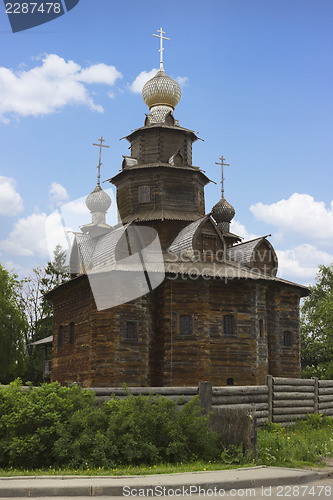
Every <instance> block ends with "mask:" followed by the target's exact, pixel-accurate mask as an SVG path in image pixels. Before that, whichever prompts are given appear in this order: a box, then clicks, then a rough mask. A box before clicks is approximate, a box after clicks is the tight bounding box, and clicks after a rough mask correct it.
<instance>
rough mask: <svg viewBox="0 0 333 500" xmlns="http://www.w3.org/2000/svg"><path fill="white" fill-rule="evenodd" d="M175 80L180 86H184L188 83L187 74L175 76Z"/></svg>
mask: <svg viewBox="0 0 333 500" xmlns="http://www.w3.org/2000/svg"><path fill="white" fill-rule="evenodd" d="M176 80H177V82H178V84H179V85H180V87H186V85H188V76H177V78H176Z"/></svg>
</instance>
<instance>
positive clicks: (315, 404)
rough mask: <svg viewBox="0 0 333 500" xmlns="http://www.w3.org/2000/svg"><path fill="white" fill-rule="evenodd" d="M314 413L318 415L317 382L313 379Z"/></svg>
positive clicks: (316, 379) (316, 378)
mask: <svg viewBox="0 0 333 500" xmlns="http://www.w3.org/2000/svg"><path fill="white" fill-rule="evenodd" d="M314 412H315V413H319V380H318V377H315V378H314Z"/></svg>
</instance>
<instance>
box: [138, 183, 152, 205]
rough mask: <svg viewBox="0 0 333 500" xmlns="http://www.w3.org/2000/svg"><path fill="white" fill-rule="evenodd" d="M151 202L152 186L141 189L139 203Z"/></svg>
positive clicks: (141, 187)
mask: <svg viewBox="0 0 333 500" xmlns="http://www.w3.org/2000/svg"><path fill="white" fill-rule="evenodd" d="M149 202H150V186H140V187H139V203H149Z"/></svg>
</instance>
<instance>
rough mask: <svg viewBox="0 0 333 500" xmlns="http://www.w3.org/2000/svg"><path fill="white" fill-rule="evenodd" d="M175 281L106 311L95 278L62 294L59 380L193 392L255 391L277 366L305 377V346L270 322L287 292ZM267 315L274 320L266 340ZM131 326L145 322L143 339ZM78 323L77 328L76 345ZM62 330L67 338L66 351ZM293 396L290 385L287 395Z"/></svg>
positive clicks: (57, 318) (58, 299)
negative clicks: (185, 319) (230, 324)
mask: <svg viewBox="0 0 333 500" xmlns="http://www.w3.org/2000/svg"><path fill="white" fill-rule="evenodd" d="M170 278H171V277H170ZM173 278H174V277H173ZM173 278H172V279H166V280H165V281H164V282H163V283H162V284H161V285H160V286H159V287H158V288H157V289H156V290H154V291H153V292H152V293H150V294H148V295H145V296H142V297H141V298H139V299H137V300H134V301H131V302H128V303H126V304H122V305H120V306H117V307H114V308H111V309H106V310H103V311H97V309H96V307H95V304H94V299H93V297H92V294H91V291H90V286H89V283H88V279H87V278H85V277H82V278H80V279H78V280H73V281H72V282H68V283H67V284H66V286H65V287H62V289H61V290H60V289H59V292H58V293H55V294H54V296H53V303H54V346H53V366H52V380H59V381H60V382H61V383H62V384H67V383H71V382H79V383H82V384H83V385H84V386H87V387H89V386H95V387H98V386H121V385H122V384H124V383H126V384H129V385H133V386H154V385H157V386H163V385H164V386H184V385H188V386H192V385H193V384H198V383H199V382H200V380H210V381H211V382H212V383H213V384H214V385H219V386H222V385H227V383H230V381H232V382H231V383H233V384H234V385H242V386H243V385H250V386H252V385H257V384H262V383H263V382H264V381H265V376H266V375H267V374H268V369H269V364H270V365H271V366H274V367H275V371H276V372H277V373H278V374H280V375H285V374H287V375H290V374H292V375H293V376H295V377H297V376H298V374H299V364H298V363H299V358H298V347H297V348H295V346H291V347H289V348H286V347H283V346H282V345H281V339H283V332H284V325H283V327H282V328H281V326H280V322H277V321H276V318H275V316H274V318H273V321H274V324H273V325H271V324H270V320H271V318H272V316H271V315H270V313H269V311H271V310H273V309H274V308H275V307H276V304H277V303H279V302H280V298H281V295H282V294H283V293H284V291H283V289H282V290H281V288H280V287H279V286H271V287H270V291H269V293H268V291H267V288H268V287H267V284H265V282H263V283H257V282H253V281H250V280H247V281H246V280H233V281H231V282H227V283H226V282H224V281H222V280H220V279H217V280H205V279H203V278H197V279H195V280H193V279H191V278H190V277H188V276H187V275H185V276H178V277H177V279H173ZM133 279H134V277H133ZM273 291H274V293H273ZM295 300H296V297H295ZM297 300H298V298H297ZM295 307H296V306H295ZM282 309H283V308H282ZM276 314H277V313H276ZM182 315H187V316H190V317H191V318H192V322H193V323H192V325H193V326H192V333H191V334H190V335H184V334H182V332H181V331H180V317H181V316H182ZM224 315H231V316H233V318H234V333H233V335H226V334H225V332H224V331H223V316H224ZM283 316H284V311H282V317H283ZM261 317H265V318H266V319H265V322H266V324H265V332H266V333H265V336H264V337H261V336H260V331H259V318H261ZM293 318H294V322H293V321H292V318H289V319H288V327H289V329H290V330H292V331H293V332H294V335H295V337H296V335H297V329H298V318H296V317H293ZM127 322H134V323H135V324H137V328H138V339H137V340H133V339H132V340H129V339H126V338H125V337H126V335H125V329H126V323H127ZM70 323H74V324H75V342H74V343H73V344H70V342H69V328H70ZM279 326H280V328H279ZM60 327H62V329H63V334H64V338H63V342H62V345H61V346H59V347H58V341H57V337H58V332H59V328H60ZM270 335H271V336H272V337H273V340H271V339H270ZM269 344H270V346H271V348H270V350H269V349H268V345H269ZM273 347H274V348H273ZM272 358H273V359H272ZM277 359H278V360H281V361H280V362H277ZM286 360H287V361H288V363H287V364H286ZM228 381H229V382H228ZM287 390H289V389H288V386H285V387H282V392H283V393H284V394H288V392H286V391H287ZM302 390H304V389H302ZM322 390H325V388H323V389H322ZM294 392H297V391H294ZM277 397H278V396H277Z"/></svg>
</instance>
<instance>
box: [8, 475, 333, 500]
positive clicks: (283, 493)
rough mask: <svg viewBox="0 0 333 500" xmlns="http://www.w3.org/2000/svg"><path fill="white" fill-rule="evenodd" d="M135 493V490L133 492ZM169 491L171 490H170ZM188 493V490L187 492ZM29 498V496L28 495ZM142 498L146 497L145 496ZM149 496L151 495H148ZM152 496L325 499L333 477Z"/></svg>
mask: <svg viewBox="0 0 333 500" xmlns="http://www.w3.org/2000/svg"><path fill="white" fill-rule="evenodd" d="M133 493H135V492H133ZM170 493H171V492H170ZM188 493H190V492H188ZM138 494H139V492H137V495H131V496H121V497H119V496H117V497H115V496H112V497H110V496H108V497H107V496H96V497H81V496H77V497H58V496H57V497H53V498H56V500H73V498H74V499H75V500H89V498H90V499H91V498H96V499H98V500H110V499H112V500H124V498H129V499H131V498H132V499H133V498H143V497H142V496H138ZM26 498H28V497H25V498H23V497H20V498H18V497H16V499H15V500H25V499H26ZM30 498H31V497H30ZM144 498H148V497H147V496H146V497H144ZM150 498H151V497H150ZM154 498H161V499H167V498H168V499H171V498H173V499H174V498H184V499H185V498H190V499H191V500H202V499H203V498H213V499H214V498H228V499H232V498H236V499H240V498H253V499H255V500H267V499H270V498H271V499H274V500H278V499H279V498H284V499H289V500H296V499H298V500H300V499H302V500H325V499H332V498H333V478H332V479H323V480H321V481H315V482H313V483H309V484H303V485H297V486H295V485H292V486H287V485H284V486H272V487H270V486H265V487H263V488H256V489H253V488H245V489H238V490H237V489H235V490H230V491H225V492H223V491H220V492H219V491H216V492H215V491H214V490H209V489H207V490H206V495H205V494H204V492H203V491H202V492H201V495H196V494H191V495H186V493H185V494H183V493H182V492H178V491H175V495H174V496H171V495H169V496H160V497H154ZM50 499H51V497H38V500H50ZM0 500H13V497H11V498H3V497H1V499H0Z"/></svg>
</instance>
